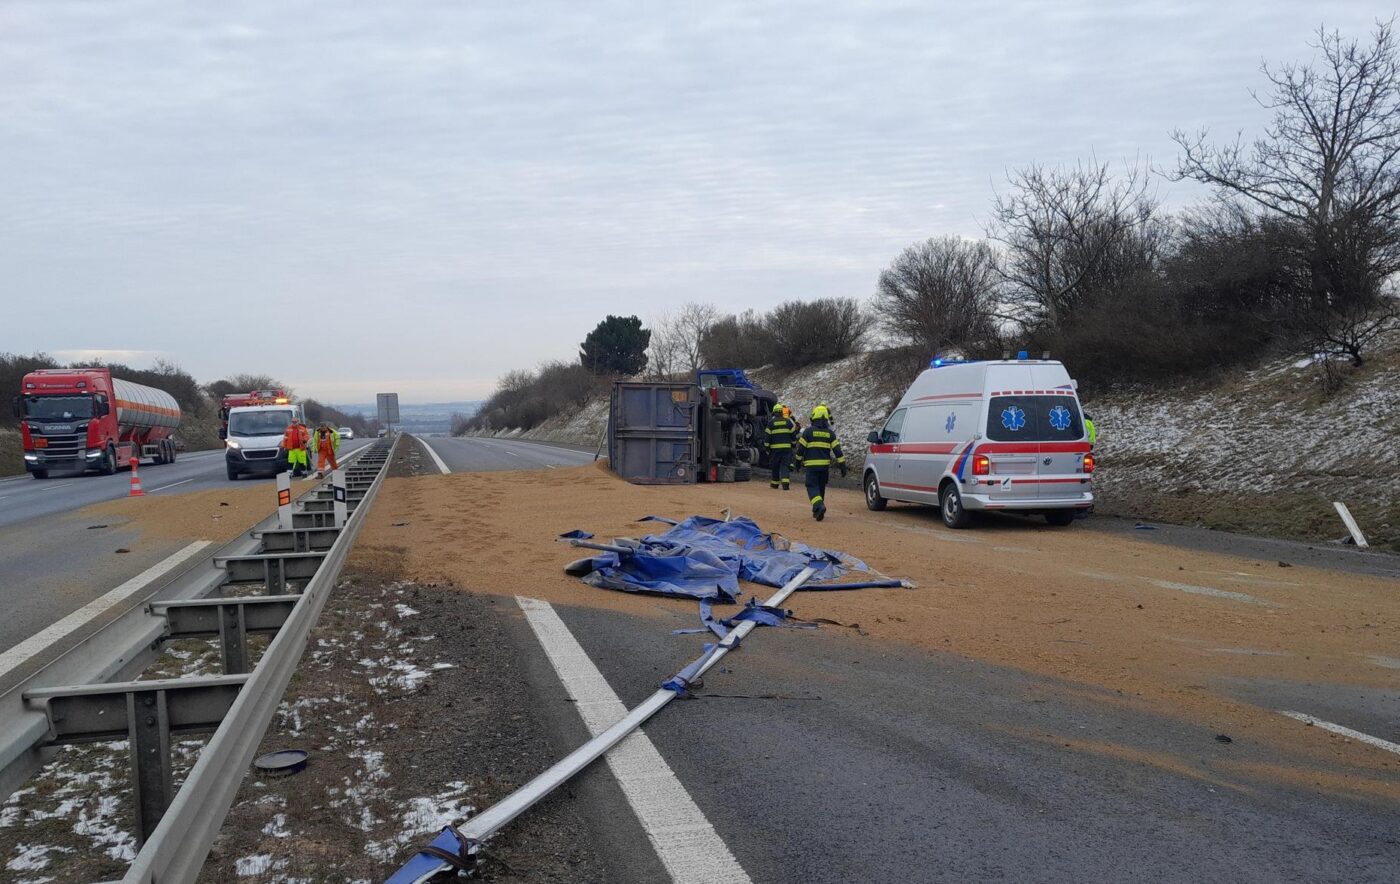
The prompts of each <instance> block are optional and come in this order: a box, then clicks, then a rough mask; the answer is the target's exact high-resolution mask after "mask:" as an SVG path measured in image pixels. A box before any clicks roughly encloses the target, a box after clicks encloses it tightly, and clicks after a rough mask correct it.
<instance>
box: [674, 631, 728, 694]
mask: <svg viewBox="0 0 1400 884" xmlns="http://www.w3.org/2000/svg"><path fill="white" fill-rule="evenodd" d="M717 647H719V645H715V644H710V643H709V642H706V643H705V653H703V654H701V655H700V656H699V657H696V658H695V659H694V660H692V661H691V662H690V664H689V665H688V666H686V667H685V668H684V669H682V670H681V671H680V672H677V673H676V674H675V675H673V676H671V677H670V678H668V679H666V680H665V681H663V682H662V683H661V687H662V688H664V689H666V690H668V691H674V692H675V693H677V694H680V695H681V696H682V697H684V696H687V695H688V693H689V692H688V691H687V688H689V687H690V683H691V680H692V679H694V678H695V673H696V672H698V671H699V670H700V667H701V666H704V665H705V661H706V660H709V659H710V655H711V654H713V653H714V652H715V648H717Z"/></svg>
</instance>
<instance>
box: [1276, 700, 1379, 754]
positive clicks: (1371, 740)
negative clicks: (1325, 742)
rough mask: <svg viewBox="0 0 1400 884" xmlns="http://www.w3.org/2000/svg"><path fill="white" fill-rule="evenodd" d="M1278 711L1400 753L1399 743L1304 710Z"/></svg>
mask: <svg viewBox="0 0 1400 884" xmlns="http://www.w3.org/2000/svg"><path fill="white" fill-rule="evenodd" d="M1279 712H1282V713H1283V714H1284V715H1287V716H1288V717H1289V718H1292V719H1295V720H1297V721H1301V722H1303V723H1304V724H1310V725H1312V726H1313V727H1320V728H1322V729H1323V730H1325V731H1331V732H1332V733H1334V734H1339V735H1340V736H1343V737H1350V738H1351V739H1353V740H1357V741H1359V742H1362V743H1365V744H1366V745H1368V746H1375V747H1376V748H1377V749H1384V750H1385V751H1387V752H1393V753H1395V754H1396V755H1400V743H1392V742H1390V741H1389V740H1382V739H1381V738H1380V737H1373V736H1371V735H1370V734H1363V733H1362V732H1361V731H1354V730H1352V729H1351V728H1349V727H1343V726H1342V725H1340V724H1333V723H1332V722H1330V721H1323V720H1322V719H1320V718H1314V717H1312V716H1311V715H1308V714H1307V713H1305V712H1290V711H1288V710H1287V709H1280V710H1279Z"/></svg>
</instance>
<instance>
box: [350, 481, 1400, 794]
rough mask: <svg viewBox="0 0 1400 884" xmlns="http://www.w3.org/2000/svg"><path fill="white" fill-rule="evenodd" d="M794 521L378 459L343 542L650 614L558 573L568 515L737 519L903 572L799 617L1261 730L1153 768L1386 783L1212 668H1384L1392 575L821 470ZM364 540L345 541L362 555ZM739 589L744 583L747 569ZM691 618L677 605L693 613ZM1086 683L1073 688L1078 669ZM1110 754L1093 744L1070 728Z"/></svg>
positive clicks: (681, 492)
mask: <svg viewBox="0 0 1400 884" xmlns="http://www.w3.org/2000/svg"><path fill="white" fill-rule="evenodd" d="M828 506H829V507H830V512H829V514H828V516H827V519H826V521H824V522H821V523H817V522H814V521H813V520H812V519H811V517H810V514H809V511H808V507H807V503H806V501H805V500H804V497H803V494H802V491H801V490H800V489H794V490H793V491H792V492H787V493H784V492H780V491H775V490H771V489H770V488H768V486H767V485H766V483H762V482H753V483H747V484H737V485H698V486H688V487H687V486H649V487H648V486H637V485H630V484H628V483H626V482H623V481H621V480H619V479H617V478H616V477H615V476H613V475H612V474H610V473H608V472H607V471H606V470H605V469H603V468H602V467H601V466H590V467H578V468H572V469H559V470H540V471H530V472H518V473H502V472H494V473H456V474H451V475H447V476H422V477H417V478H397V479H391V480H389V482H388V483H387V484H386V486H385V487H384V489H383V491H382V493H381V495H380V496H379V498H378V500H377V501H376V503H375V506H374V508H373V510H372V511H371V512H370V513H369V519H368V521H367V523H366V526H365V530H364V532H363V533H362V534H361V536H360V538H359V542H358V544H357V548H356V558H361V557H366V556H368V557H371V558H372V557H373V556H374V555H375V548H376V547H382V548H384V551H385V552H386V553H389V554H391V555H392V556H393V557H394V558H395V559H396V560H398V561H399V563H400V567H401V572H402V575H403V577H405V578H407V579H411V580H414V581H416V582H419V583H435V584H442V585H448V584H450V585H455V586H458V587H462V588H465V589H469V590H472V591H474V592H479V593H485V594H492V595H501V596H507V597H508V596H512V595H516V594H525V595H530V596H535V597H539V598H542V599H545V600H547V601H550V602H553V603H557V604H562V605H584V606H591V607H595V608H603V609H615V610H620V611H627V612H628V613H631V614H635V615H644V616H646V615H650V616H653V617H656V618H657V620H658V628H667V629H669V628H670V627H669V621H668V624H666V625H664V626H663V624H662V622H661V619H662V618H661V615H660V614H659V613H658V611H659V610H666V609H670V608H672V607H674V608H675V609H676V610H678V611H691V612H693V611H694V604H693V603H691V602H688V601H682V600H671V599H662V598H640V597H638V596H635V595H631V594H626V593H618V592H612V591H608V590H601V589H595V588H592V587H589V586H585V585H584V584H582V583H581V582H579V581H578V580H577V579H575V578H571V577H568V576H566V575H565V574H564V573H563V567H564V565H565V564H566V563H567V562H569V561H571V560H573V559H576V558H578V557H580V555H582V554H583V553H582V552H581V551H579V550H576V549H573V548H571V547H569V546H567V545H564V544H561V543H558V542H556V540H555V538H556V537H557V535H559V534H560V533H562V532H565V531H569V530H572V529H575V528H583V529H586V530H589V531H592V532H594V533H595V534H596V535H597V536H598V538H599V539H601V540H607V539H609V538H611V537H615V536H631V537H637V536H640V535H642V534H645V533H648V532H649V531H651V530H655V529H657V528H659V527H662V526H657V525H656V524H655V523H644V524H638V523H637V522H636V521H635V520H636V519H638V518H639V517H641V516H645V515H649V514H656V515H663V516H668V517H671V518H681V517H684V516H687V515H691V514H707V515H716V516H717V515H719V514H720V513H721V511H722V510H724V509H725V508H731V509H732V510H733V512H734V514H735V515H746V516H749V517H751V518H753V519H754V520H755V521H757V522H758V524H759V525H760V526H762V527H763V528H764V529H766V530H770V531H776V532H778V533H781V534H784V535H786V536H788V537H790V538H792V539H794V540H800V541H803V542H805V543H809V544H813V545H816V546H821V547H828V548H833V549H838V550H843V551H845V552H848V553H851V554H853V555H856V556H858V557H860V558H862V559H864V560H865V561H866V562H868V563H869V564H870V565H871V566H872V567H873V568H876V569H878V570H879V571H881V572H883V573H884V574H886V575H889V576H894V577H903V578H907V579H910V580H912V581H914V582H915V583H916V584H917V585H918V588H917V589H913V590H862V591H858V592H849V593H805V594H804V593H798V594H797V595H795V596H794V597H793V598H792V599H791V600H789V602H788V605H789V606H790V607H792V608H793V609H794V611H795V612H796V614H797V616H799V617H802V618H805V619H814V618H829V619H832V620H836V621H840V622H842V623H847V624H859V628H860V630H861V631H862V632H864V633H865V634H866V638H864V639H862V640H868V641H871V642H882V641H890V642H900V643H907V644H911V645H918V646H922V647H925V648H931V649H936V650H940V651H946V652H950V653H954V654H959V655H963V656H966V657H969V658H975V659H979V660H986V661H990V662H993V663H996V664H999V665H1003V666H1012V667H1017V668H1020V669H1023V670H1026V671H1029V672H1032V673H1037V674H1041V675H1048V676H1053V677H1056V678H1059V679H1063V680H1066V681H1069V682H1072V683H1080V684H1083V685H1085V686H1086V695H1089V694H1091V693H1092V694H1093V695H1095V696H1097V695H1099V694H1100V693H1101V692H1100V691H1098V690H1097V689H1099V688H1106V689H1108V690H1109V691H1112V692H1114V694H1113V696H1114V697H1115V698H1116V702H1118V703H1121V704H1124V705H1125V706H1127V707H1132V708H1139V709H1142V710H1145V711H1146V710H1150V711H1152V712H1153V713H1155V714H1159V715H1169V716H1174V717H1177V718H1179V719H1180V720H1182V721H1185V722H1188V723H1192V724H1196V725H1199V726H1201V727H1202V728H1207V729H1209V730H1210V731H1211V732H1212V733H1222V734H1228V735H1230V736H1231V737H1232V738H1233V739H1234V740H1236V741H1239V740H1248V741H1253V742H1255V743H1260V744H1265V745H1269V746H1271V747H1272V748H1273V749H1274V750H1276V752H1277V757H1278V758H1279V759H1280V760H1279V762H1277V763H1275V764H1268V765H1260V764H1250V765H1248V766H1245V765H1233V766H1232V765H1231V763H1229V762H1216V761H1208V760H1207V759H1206V758H1205V756H1204V755H1202V756H1201V757H1191V756H1181V757H1167V756H1153V757H1146V756H1143V757H1141V758H1140V759H1139V760H1140V761H1141V762H1142V763H1144V764H1148V765H1152V766H1155V767H1160V768H1163V769H1166V770H1177V771H1179V770H1187V769H1190V770H1200V769H1201V766H1202V765H1206V764H1209V765H1210V771H1209V774H1210V776H1211V777H1212V778H1215V779H1217V780H1222V781H1225V782H1229V783H1234V784H1238V785H1239V786H1240V787H1242V788H1247V787H1248V786H1249V784H1250V783H1251V782H1256V781H1259V780H1273V781H1278V782H1285V783H1289V784H1292V785H1298V786H1303V787H1306V788H1314V789H1318V790H1324V791H1327V792H1329V793H1333V794H1341V795H1347V796H1351V797H1359V798H1369V799H1372V800H1374V799H1382V800H1385V801H1396V800H1400V758H1396V757H1395V756H1394V755H1391V754H1389V753H1387V752H1383V751H1379V750H1377V749H1374V748H1370V747H1367V746H1364V745H1361V744H1359V743H1356V742H1353V741H1351V740H1349V739H1346V738H1343V737H1339V736H1336V735H1333V734H1330V733H1327V732H1324V731H1322V730H1321V729H1318V728H1313V727H1307V726H1305V725H1302V724H1300V723H1299V722H1296V721H1293V720H1291V719H1288V718H1285V717H1283V716H1282V715H1280V714H1278V712H1277V711H1276V710H1273V709H1265V708H1262V707H1260V706H1256V705H1253V704H1250V703H1247V702H1243V701H1241V700H1238V699H1235V698H1232V697H1230V696H1227V695H1226V694H1225V693H1224V692H1223V691H1221V690H1219V689H1218V684H1219V683H1220V682H1222V681H1224V680H1227V679H1240V678H1243V679H1250V678H1258V679H1277V680H1288V681H1295V682H1299V683H1307V684H1311V685H1342V686H1356V687H1359V688H1366V687H1369V688H1382V689H1394V686H1395V679H1396V673H1395V669H1394V668H1387V667H1388V666H1389V665H1390V664H1389V663H1388V662H1387V661H1391V660H1394V655H1395V653H1396V648H1400V592H1398V591H1397V589H1400V587H1397V585H1396V583H1395V582H1394V581H1390V580H1384V579H1379V578H1374V577H1366V576H1357V575H1349V574H1339V573H1335V572H1329V571H1321V570H1314V569H1310V568H1307V567H1303V566H1291V565H1289V564H1288V563H1286V562H1258V561H1253V560H1247V559H1241V558H1236V557H1232V556H1225V555H1219V554H1211V553H1202V552H1195V551H1189V550H1181V549H1175V548H1170V547H1163V546H1160V545H1156V544H1151V543H1146V542H1142V541H1136V540H1133V539H1130V538H1117V537H1111V536H1105V535H1104V534H1102V533H1099V532H1089V531H1084V530H1077V529H1076V527H1074V526H1071V527H1069V528H1065V529H1059V528H1051V527H1049V526H1047V525H1045V523H1044V522H1043V521H1041V520H1038V519H1037V520H1014V519H1005V520H998V521H995V522H989V523H987V524H985V525H982V526H979V527H977V528H974V529H973V530H968V531H950V530H948V529H946V528H944V527H943V525H942V524H941V522H939V520H938V515H937V512H936V511H935V510H933V509H930V508H915V507H901V506H897V505H892V506H891V508H890V509H889V510H888V511H886V512H883V513H873V512H869V511H868V510H867V509H866V508H865V505H864V501H863V500H862V498H861V496H860V494H859V493H858V492H852V491H843V490H834V491H833V492H832V493H831V494H830V495H829V497H828ZM362 560H363V559H362ZM748 589H749V590H750V591H753V592H757V593H758V594H759V595H760V596H762V595H766V592H765V590H764V588H762V587H748ZM696 622H697V625H698V623H699V621H698V617H697V619H696ZM1090 688H1092V689H1094V690H1092V691H1090V690H1087V689H1090ZM1070 748H1071V750H1073V751H1077V752H1081V753H1086V754H1088V755H1096V754H1102V755H1105V756H1119V757H1121V756H1123V755H1124V753H1128V752H1130V751H1131V750H1129V749H1127V748H1126V747H1121V746H1116V745H1113V744H1108V743H1095V742H1085V743H1082V744H1080V745H1075V746H1070Z"/></svg>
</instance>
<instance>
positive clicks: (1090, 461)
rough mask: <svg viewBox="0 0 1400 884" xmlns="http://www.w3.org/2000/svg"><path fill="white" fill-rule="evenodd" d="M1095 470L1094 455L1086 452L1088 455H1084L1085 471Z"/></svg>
mask: <svg viewBox="0 0 1400 884" xmlns="http://www.w3.org/2000/svg"><path fill="white" fill-rule="evenodd" d="M1093 471H1094V456H1093V455H1092V454H1086V455H1084V472H1086V473H1092V472H1093Z"/></svg>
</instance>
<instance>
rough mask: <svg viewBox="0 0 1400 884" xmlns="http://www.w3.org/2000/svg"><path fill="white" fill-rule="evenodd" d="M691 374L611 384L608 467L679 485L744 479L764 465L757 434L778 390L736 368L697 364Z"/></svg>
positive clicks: (638, 479)
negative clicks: (692, 379)
mask: <svg viewBox="0 0 1400 884" xmlns="http://www.w3.org/2000/svg"><path fill="white" fill-rule="evenodd" d="M697 381H698V382H697V383H693V384H691V383H678V382H667V383H641V382H633V381H618V382H617V383H616V384H614V385H613V391H612V403H611V408H610V410H609V413H608V463H609V465H610V466H611V467H612V470H613V472H615V473H617V474H618V475H619V476H621V477H622V478H624V479H626V480H627V481H629V482H632V483H634V484H638V485H686V484H690V483H692V482H747V481H748V480H749V479H750V478H752V476H753V471H754V470H755V469H765V468H767V467H768V452H767V451H766V450H765V449H764V447H763V439H764V432H765V430H766V429H767V427H768V419H769V417H770V415H771V414H772V411H773V405H774V404H775V403H776V402H777V401H778V398H777V396H776V395H775V394H773V393H771V392H769V391H768V390H764V389H762V388H760V387H757V386H755V385H754V384H753V383H752V382H750V381H749V380H748V378H746V377H745V376H744V373H743V372H742V371H738V370H732V369H725V370H720V371H702V372H699V373H698V377H697Z"/></svg>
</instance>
